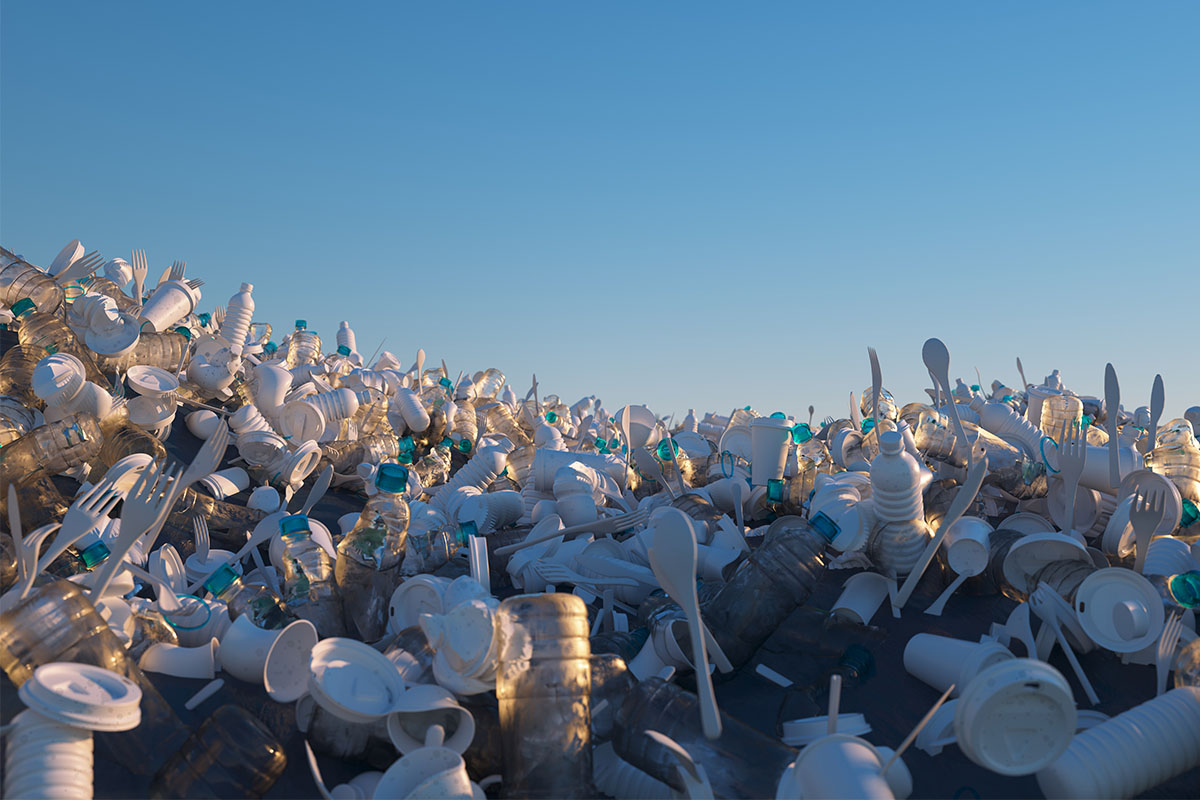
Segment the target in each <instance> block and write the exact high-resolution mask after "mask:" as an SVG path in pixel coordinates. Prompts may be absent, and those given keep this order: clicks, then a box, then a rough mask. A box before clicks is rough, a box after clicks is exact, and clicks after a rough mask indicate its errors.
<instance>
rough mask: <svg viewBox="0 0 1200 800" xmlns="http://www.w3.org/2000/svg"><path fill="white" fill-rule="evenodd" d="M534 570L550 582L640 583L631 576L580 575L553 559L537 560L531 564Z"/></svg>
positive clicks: (622, 584)
mask: <svg viewBox="0 0 1200 800" xmlns="http://www.w3.org/2000/svg"><path fill="white" fill-rule="evenodd" d="M533 568H534V570H535V571H536V572H537V574H538V575H541V576H542V577H543V578H545V579H546V580H548V581H550V582H551V583H574V584H576V585H579V584H583V585H584V586H634V587H636V586H640V585H641V584H640V583H639V582H638V581H636V580H634V579H633V578H620V577H616V576H609V575H605V576H603V577H598V578H589V577H586V576H584V575H580V574H579V573H578V572H576V571H575V570H573V569H571V568H570V567H567V566H564V565H562V564H559V563H557V562H555V561H546V560H542V561H538V562H535V563H534V565H533Z"/></svg>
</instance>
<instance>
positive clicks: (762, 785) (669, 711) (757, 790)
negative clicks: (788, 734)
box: [613, 631, 798, 797]
mask: <svg viewBox="0 0 1200 800" xmlns="http://www.w3.org/2000/svg"><path fill="white" fill-rule="evenodd" d="M714 633H715V631H714ZM721 724H722V733H721V736H720V738H718V739H717V740H716V741H712V740H710V739H708V738H706V737H705V735H704V731H703V729H702V728H701V725H700V700H699V698H698V697H696V695H694V694H692V693H691V692H689V691H686V690H684V689H682V688H680V687H678V686H676V685H675V684H672V683H667V682H666V681H664V680H663V679H662V678H658V677H654V678H650V679H648V680H645V681H642V682H641V683H639V684H637V685H636V686H635V687H633V690H632V691H631V692H630V693H629V695H628V697H626V698H625V702H624V703H622V704H621V709H620V711H618V712H617V718H616V722H615V724H614V726H613V731H614V737H613V745H614V746H615V747H616V751H617V753H618V754H619V755H620V756H621V758H623V759H625V760H626V761H628V762H629V763H630V764H633V765H634V766H635V767H637V768H638V769H641V770H642V771H644V772H646V773H648V774H650V775H652V776H653V777H655V778H657V779H658V780H660V781H662V782H663V783H665V784H667V785H669V786H671V787H672V788H674V789H676V790H677V791H680V792H682V791H684V789H685V788H686V787H684V786H683V784H682V783H681V782H680V780H679V777H678V774H677V771H676V765H677V764H678V763H679V762H678V760H677V759H676V757H675V756H674V755H672V753H671V751H670V750H668V749H667V748H666V747H664V746H663V745H662V744H659V742H658V741H656V740H655V739H652V738H650V737H649V736H647V735H646V731H648V730H650V731H658V732H659V733H662V734H665V735H666V736H668V737H669V738H671V739H672V740H674V741H675V742H676V743H677V744H679V745H680V746H682V747H683V748H684V749H685V750H687V751H688V753H689V754H690V755H691V756H692V758H693V759H695V761H696V763H698V764H702V765H703V766H704V772H705V774H706V775H707V776H708V780H709V782H710V783H711V784H712V789H713V794H714V795H715V796H716V797H775V789H776V786H777V784H778V783H779V778H780V776H781V775H782V774H783V771H784V770H785V769H786V768H787V766H788V765H789V764H790V763H791V762H792V761H794V760H795V759H796V756H797V755H798V751H797V750H796V749H795V748H792V747H788V746H787V745H785V744H783V743H781V742H779V741H778V740H777V739H773V738H771V737H768V736H764V735H763V734H761V733H759V732H758V731H756V730H754V729H753V728H751V727H749V726H747V725H745V724H744V723H742V722H740V721H738V720H737V719H735V718H734V717H731V716H729V715H728V714H724V713H722V714H721Z"/></svg>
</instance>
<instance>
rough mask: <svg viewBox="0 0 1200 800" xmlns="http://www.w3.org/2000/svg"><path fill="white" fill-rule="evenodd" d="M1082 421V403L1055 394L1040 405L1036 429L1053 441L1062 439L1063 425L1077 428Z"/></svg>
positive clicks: (1071, 396) (1076, 398) (1063, 395)
mask: <svg viewBox="0 0 1200 800" xmlns="http://www.w3.org/2000/svg"><path fill="white" fill-rule="evenodd" d="M1082 421H1083V401H1082V400H1080V399H1079V398H1078V397H1075V396H1074V395H1069V394H1055V395H1051V396H1050V397H1047V398H1046V400H1045V402H1043V403H1042V417H1041V420H1040V421H1039V423H1038V427H1039V428H1041V429H1042V433H1044V434H1046V435H1047V436H1049V437H1050V438H1051V439H1054V440H1055V441H1057V440H1059V439H1061V438H1062V429H1063V425H1071V426H1073V427H1076V428H1077V427H1079V424H1080V422H1082Z"/></svg>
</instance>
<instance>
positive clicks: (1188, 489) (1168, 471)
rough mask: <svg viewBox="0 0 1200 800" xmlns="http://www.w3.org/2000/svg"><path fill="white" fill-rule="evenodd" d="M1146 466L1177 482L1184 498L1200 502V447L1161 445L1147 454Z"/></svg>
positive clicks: (1177, 487)
mask: <svg viewBox="0 0 1200 800" xmlns="http://www.w3.org/2000/svg"><path fill="white" fill-rule="evenodd" d="M1193 441H1195V440H1193ZM1146 468H1147V469H1149V470H1151V471H1152V472H1157V473H1158V474H1159V475H1163V476H1165V477H1166V478H1167V479H1168V480H1170V481H1171V483H1173V484H1175V488H1176V489H1178V490H1179V494H1180V496H1181V497H1183V498H1184V499H1186V500H1190V501H1191V502H1192V503H1200V449H1196V448H1193V447H1190V446H1188V445H1187V444H1169V445H1160V446H1159V447H1156V448H1154V449H1153V450H1151V451H1150V452H1149V453H1147V454H1146Z"/></svg>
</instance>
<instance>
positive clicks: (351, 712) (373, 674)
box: [308, 637, 404, 722]
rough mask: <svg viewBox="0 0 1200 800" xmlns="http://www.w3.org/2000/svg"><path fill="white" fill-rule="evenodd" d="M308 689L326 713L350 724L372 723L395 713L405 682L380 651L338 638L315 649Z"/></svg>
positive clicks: (310, 665) (324, 642)
mask: <svg viewBox="0 0 1200 800" xmlns="http://www.w3.org/2000/svg"><path fill="white" fill-rule="evenodd" d="M308 689H309V692H310V693H311V694H312V696H313V699H315V700H316V701H317V702H318V703H319V704H320V705H321V707H322V708H324V709H325V710H326V711H329V712H330V713H332V714H335V715H336V716H339V717H341V718H343V719H345V720H348V721H350V722H371V721H373V720H376V719H379V718H380V717H383V716H386V715H387V714H390V713H391V712H392V709H393V708H395V706H396V702H397V700H399V698H400V695H401V693H402V692H403V691H404V681H403V680H402V679H401V678H400V673H399V672H398V671H397V670H396V665H395V664H393V663H392V662H390V661H388V660H387V659H386V658H384V656H383V654H382V653H380V652H379V651H378V650H375V649H374V648H372V647H370V646H369V645H365V644H363V643H362V642H359V641H355V640H354V639H346V638H341V637H335V638H332V639H325V640H324V641H322V642H319V643H318V644H317V645H316V647H314V648H313V650H312V661H311V662H310V664H309V674H308Z"/></svg>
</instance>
